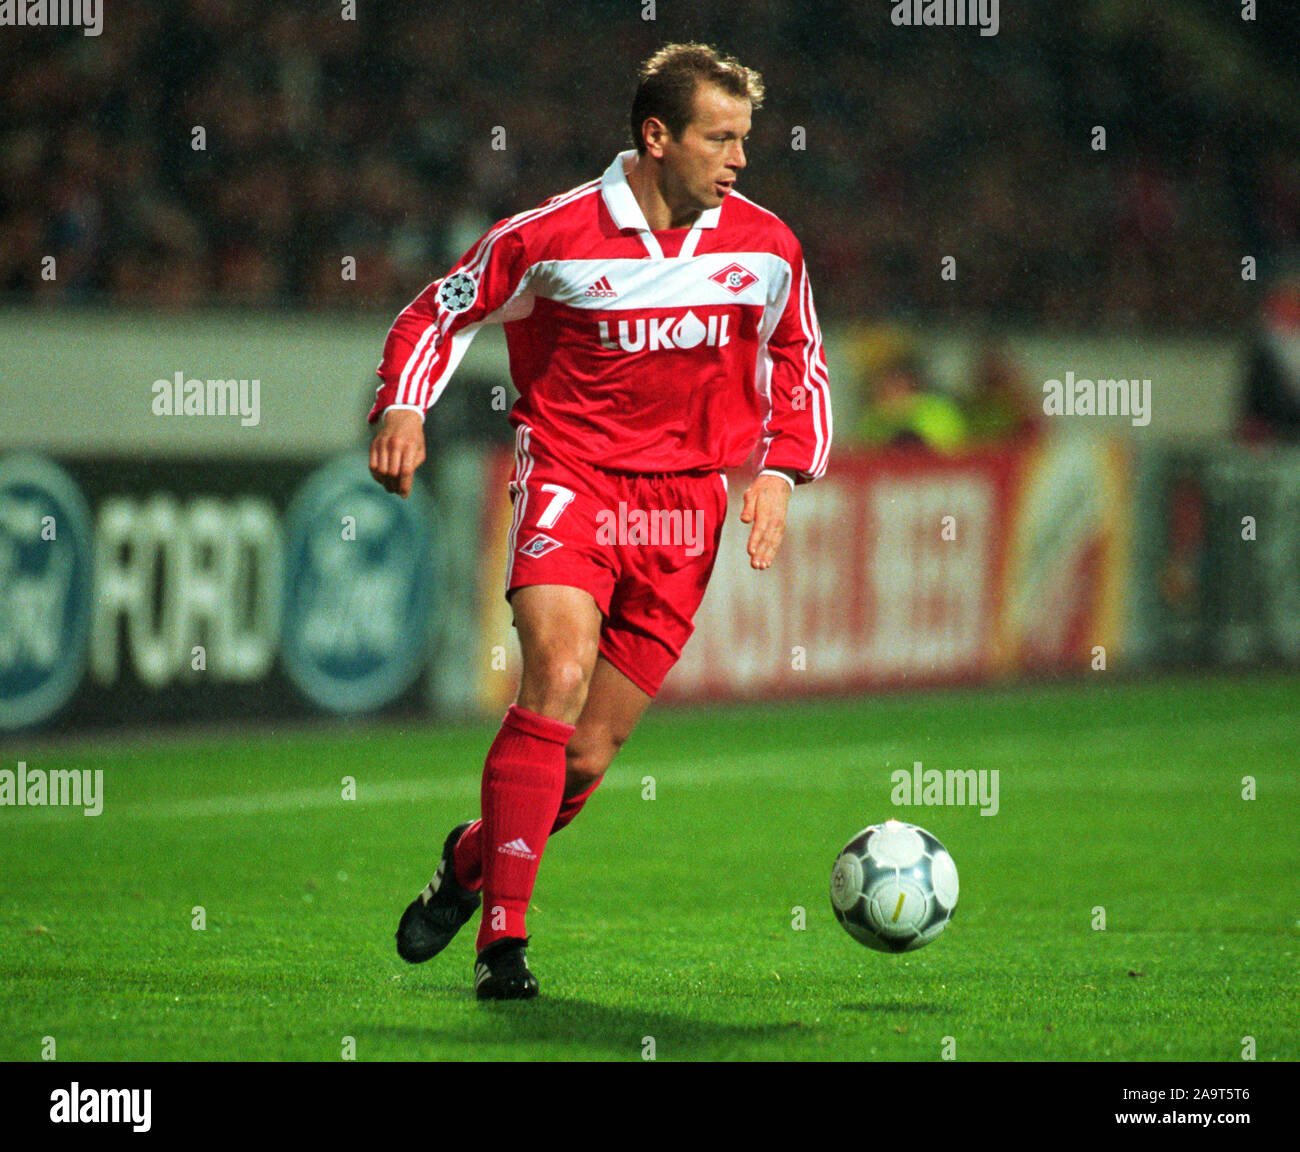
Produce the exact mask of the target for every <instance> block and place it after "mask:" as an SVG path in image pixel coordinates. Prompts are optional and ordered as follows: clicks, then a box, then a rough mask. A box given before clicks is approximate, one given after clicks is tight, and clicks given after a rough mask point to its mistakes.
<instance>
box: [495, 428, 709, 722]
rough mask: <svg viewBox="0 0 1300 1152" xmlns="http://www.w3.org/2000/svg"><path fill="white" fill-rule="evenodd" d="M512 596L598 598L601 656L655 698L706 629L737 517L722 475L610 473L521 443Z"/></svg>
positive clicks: (522, 436) (523, 439)
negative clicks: (706, 609) (718, 565)
mask: <svg viewBox="0 0 1300 1152" xmlns="http://www.w3.org/2000/svg"><path fill="white" fill-rule="evenodd" d="M510 499H511V501H512V502H513V503H514V517H513V519H512V520H511V522H510V541H509V544H508V557H509V558H508V560H507V562H506V596H507V597H509V596H510V594H511V593H512V592H514V590H515V589H516V588H524V587H527V586H528V585H530V584H562V585H566V586H568V587H571V588H582V589H584V590H585V591H587V592H590V593H591V595H592V597H593V598H594V599H595V601H596V604H597V605H598V606H599V607H600V610H601V612H602V613H603V614H604V616H605V621H604V624H603V626H602V627H601V631H600V646H599V647H600V654H601V655H602V656H604V657H605V659H606V660H608V661H609V662H610V663H611V664H613V665H614V667H615V668H617V669H618V670H619V671H620V672H622V673H623V675H625V676H626V677H627V678H628V679H629V680H631V681H632V683H634V684H635V685H636V686H637V687H638V688H640V689H641V690H642V691H644V692H647V693H649V694H650V695H651V696H653V695H654V694H655V693H656V692H658V691H659V686H660V685H661V684H662V683H663V680H664V677H665V676H667V675H668V670H669V669H670V668H672V666H673V665H674V664H675V663H676V662H677V658H678V657H679V656H680V655H681V654H682V646H683V645H684V644H685V643H686V641H687V639H688V638H689V636H690V634H691V633H692V632H693V631H694V630H695V625H694V623H693V617H694V616H695V611H696V609H697V608H699V606H700V601H701V600H702V599H703V598H704V589H705V588H706V586H707V585H708V582H709V575H710V573H712V571H713V562H714V560H715V559H716V557H717V553H718V541H719V539H720V538H721V536H722V525H723V522H724V521H725V519H726V514H727V482H726V478H725V477H724V476H723V475H722V473H721V472H677V473H655V474H647V473H637V472H608V471H604V470H602V469H598V468H593V467H591V466H590V465H584V466H581V467H575V466H574V465H572V464H570V463H565V464H561V463H560V462H558V461H556V460H555V459H554V458H552V457H549V456H548V455H547V454H546V452H545V449H544V448H543V447H542V446H541V445H539V444H538V443H537V442H536V440H535V438H534V436H533V430H532V429H531V428H529V427H527V426H526V425H525V426H522V427H520V429H519V435H518V436H517V438H516V441H515V468H514V474H513V476H512V477H511V481H510Z"/></svg>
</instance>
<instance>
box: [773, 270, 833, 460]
mask: <svg viewBox="0 0 1300 1152" xmlns="http://www.w3.org/2000/svg"><path fill="white" fill-rule="evenodd" d="M759 386H760V388H765V389H766V394H767V397H768V401H769V410H768V413H767V419H766V420H765V421H764V424H763V439H762V451H761V454H760V457H759V468H760V470H761V469H764V468H789V469H792V470H793V471H794V472H796V473H797V474H798V476H799V479H800V481H808V480H816V479H817V478H818V477H820V476H822V475H823V474H824V473H825V471H826V461H827V457H828V456H829V454H830V446H831V395H830V379H829V375H828V373H827V371H826V357H825V354H824V352H823V350H822V334H821V329H820V328H819V327H818V324H817V313H816V311H815V309H814V308H813V299H812V288H811V286H810V285H809V283H808V270H807V268H806V267H805V266H804V262H803V253H802V251H798V252H796V254H795V258H794V260H793V261H792V263H791V282H790V290H789V292H788V294H787V295H786V297H785V302H784V306H783V307H782V309H781V312H780V316H779V318H778V320H777V322H776V326H775V328H774V329H773V331H772V334H771V337H770V338H769V340H768V342H767V345H766V347H765V349H764V351H763V354H762V355H761V356H760V363H759Z"/></svg>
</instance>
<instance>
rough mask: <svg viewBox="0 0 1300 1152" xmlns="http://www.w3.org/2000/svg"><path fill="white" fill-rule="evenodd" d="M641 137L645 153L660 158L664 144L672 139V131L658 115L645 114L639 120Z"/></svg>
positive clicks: (662, 154) (661, 157)
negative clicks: (641, 119) (645, 115)
mask: <svg viewBox="0 0 1300 1152" xmlns="http://www.w3.org/2000/svg"><path fill="white" fill-rule="evenodd" d="M641 139H642V141H643V142H644V143H645V150H646V155H648V156H653V157H654V158H655V159H656V160H662V159H663V157H664V146H665V145H666V144H667V143H668V141H670V140H671V139H672V133H671V132H669V131H668V125H667V124H665V123H664V122H663V121H662V120H660V119H659V117H657V116H647V117H646V118H645V119H644V120H643V121H641Z"/></svg>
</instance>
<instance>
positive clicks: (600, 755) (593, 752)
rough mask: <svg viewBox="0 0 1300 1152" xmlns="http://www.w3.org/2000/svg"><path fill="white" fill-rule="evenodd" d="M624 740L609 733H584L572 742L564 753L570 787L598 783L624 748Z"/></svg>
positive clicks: (617, 735) (615, 734)
mask: <svg viewBox="0 0 1300 1152" xmlns="http://www.w3.org/2000/svg"><path fill="white" fill-rule="evenodd" d="M623 740H624V737H623V736H621V735H619V734H617V733H614V732H608V731H600V732H594V733H583V734H581V735H578V736H575V738H574V739H573V740H570V741H569V745H568V747H567V748H566V749H565V751H564V758H565V774H566V776H567V781H568V784H569V786H570V787H573V786H577V785H579V784H582V785H586V786H590V785H592V784H595V783H597V782H598V781H599V780H600V778H601V777H602V776H603V775H605V771H606V769H608V768H609V766H610V764H611V762H612V761H613V759H614V757H615V756H616V755H617V754H618V750H619V749H620V748H621V747H622V746H623Z"/></svg>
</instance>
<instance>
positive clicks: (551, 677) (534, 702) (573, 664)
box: [520, 654, 591, 723]
mask: <svg viewBox="0 0 1300 1152" xmlns="http://www.w3.org/2000/svg"><path fill="white" fill-rule="evenodd" d="M590 680H591V672H590V670H589V669H588V668H587V667H586V666H585V665H584V664H583V662H582V661H581V660H578V659H575V658H574V657H571V656H566V655H560V654H554V655H552V654H548V655H545V656H543V657H542V658H541V659H540V660H536V661H534V662H533V664H532V665H531V666H530V667H529V668H527V669H525V675H524V685H523V691H522V692H521V693H520V696H521V702H526V703H525V706H526V707H531V708H532V709H533V710H534V711H539V712H541V713H543V714H544V715H547V716H557V717H564V718H565V719H567V720H568V721H569V722H570V723H572V722H573V721H574V720H576V719H577V717H578V715H579V714H580V713H581V712H582V706H583V704H585V703H586V699H587V686H588V683H589V682H590Z"/></svg>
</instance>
